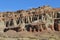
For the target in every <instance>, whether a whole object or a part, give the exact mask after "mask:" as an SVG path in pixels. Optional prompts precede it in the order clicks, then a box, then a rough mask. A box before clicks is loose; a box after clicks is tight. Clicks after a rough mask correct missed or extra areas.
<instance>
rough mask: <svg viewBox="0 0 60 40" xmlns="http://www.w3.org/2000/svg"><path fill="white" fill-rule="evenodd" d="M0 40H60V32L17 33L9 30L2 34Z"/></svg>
mask: <svg viewBox="0 0 60 40" xmlns="http://www.w3.org/2000/svg"><path fill="white" fill-rule="evenodd" d="M0 40H60V32H59V31H54V32H53V31H43V32H27V31H22V32H16V31H13V30H9V31H7V32H5V33H0Z"/></svg>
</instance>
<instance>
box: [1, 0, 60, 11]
mask: <svg viewBox="0 0 60 40" xmlns="http://www.w3.org/2000/svg"><path fill="white" fill-rule="evenodd" d="M43 5H50V6H51V7H54V8H59V7H60V0H0V12H3V11H16V10H21V9H24V10H26V9H30V8H33V7H34V8H36V7H39V6H43Z"/></svg>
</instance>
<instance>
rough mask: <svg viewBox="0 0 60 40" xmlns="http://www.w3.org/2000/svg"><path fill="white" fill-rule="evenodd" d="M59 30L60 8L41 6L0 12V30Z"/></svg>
mask: <svg viewBox="0 0 60 40" xmlns="http://www.w3.org/2000/svg"><path fill="white" fill-rule="evenodd" d="M8 30H15V31H16V32H18V31H31V32H34V31H36V32H38V31H44V30H46V31H48V30H51V31H60V9H59V8H52V7H50V6H42V7H38V8H32V9H29V10H18V11H16V12H0V32H6V31H8Z"/></svg>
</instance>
